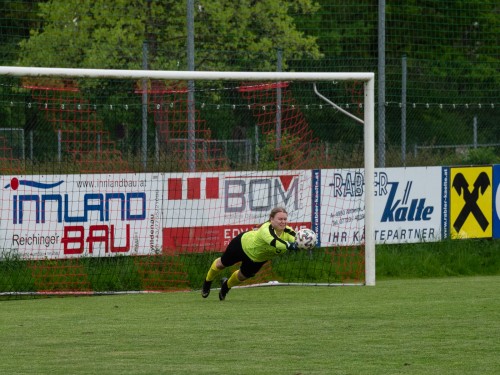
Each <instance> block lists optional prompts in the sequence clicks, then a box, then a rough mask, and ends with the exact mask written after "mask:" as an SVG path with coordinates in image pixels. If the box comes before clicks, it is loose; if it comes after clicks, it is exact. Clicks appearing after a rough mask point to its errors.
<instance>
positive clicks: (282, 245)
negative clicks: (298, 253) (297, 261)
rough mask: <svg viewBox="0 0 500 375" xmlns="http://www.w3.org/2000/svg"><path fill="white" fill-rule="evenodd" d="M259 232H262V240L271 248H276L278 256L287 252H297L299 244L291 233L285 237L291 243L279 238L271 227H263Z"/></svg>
mask: <svg viewBox="0 0 500 375" xmlns="http://www.w3.org/2000/svg"><path fill="white" fill-rule="evenodd" d="M290 229H291V228H290ZM259 231H260V232H261V237H262V239H263V240H264V241H265V242H266V243H267V244H269V245H270V246H272V247H275V248H276V254H280V253H282V252H284V251H286V250H295V249H296V247H297V244H296V243H295V242H294V238H295V236H293V237H292V236H291V235H290V234H289V233H287V234H286V236H285V237H286V238H287V239H288V240H289V241H286V240H283V239H281V238H279V237H278V235H277V234H276V231H275V230H274V228H273V227H272V226H271V225H263V226H262V227H260V229H259ZM292 232H293V230H292ZM294 233H295V232H294Z"/></svg>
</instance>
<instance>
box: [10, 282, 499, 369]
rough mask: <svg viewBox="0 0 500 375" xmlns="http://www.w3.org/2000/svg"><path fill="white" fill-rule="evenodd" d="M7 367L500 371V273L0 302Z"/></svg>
mask: <svg viewBox="0 0 500 375" xmlns="http://www.w3.org/2000/svg"><path fill="white" fill-rule="evenodd" d="M0 309H1V313H0V316H1V318H0V319H1V320H0V336H1V337H2V349H1V353H2V355H1V358H2V359H1V361H0V373H1V374H51V375H56V374H65V375H66V374H239V375H240V374H252V375H254V374H287V375H288V374H295V375H297V374H304V375H305V374H353V375H356V374H370V375H375V374H384V375H387V374H426V375H427V374H439V375H443V374H460V375H462V374H481V375H485V374H498V373H500V354H499V353H500V276H481V277H449V278H435V279H406V280H385V281H380V282H378V283H377V286H375V287H330V288H327V287H285V286H280V287H264V288H248V289H235V290H232V291H231V292H230V293H229V295H228V297H227V299H226V301H224V302H220V301H219V300H218V298H217V293H216V292H215V291H213V292H212V295H210V297H209V298H208V299H206V300H204V299H202V298H201V297H200V295H199V292H179V293H163V294H142V295H119V296H101V297H67V298H46V299H29V300H11V301H2V302H1V303H0Z"/></svg>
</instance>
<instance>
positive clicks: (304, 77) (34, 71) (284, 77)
mask: <svg viewBox="0 0 500 375" xmlns="http://www.w3.org/2000/svg"><path fill="white" fill-rule="evenodd" d="M0 75H1V76H17V77H21V76H22V77H52V76H57V77H85V78H110V79H120V78H127V79H131V78H132V79H138V80H140V79H163V80H187V81H192V82H195V81H197V80H219V81H221V80H224V81H225V80H239V81H276V82H279V81H309V82H311V83H315V82H316V81H330V82H335V81H358V82H363V84H364V103H363V109H364V119H363V123H364V124H363V126H364V172H365V173H364V182H365V186H364V187H365V195H364V197H365V198H364V199H365V202H364V203H365V223H364V224H365V285H375V236H374V172H375V165H374V164H375V162H374V160H375V141H374V139H375V132H374V118H375V115H374V102H375V99H374V91H375V74H374V73H356V72H353V73H330V72H310V73H305V72H215V71H150V70H113V69H70V68H42V67H13V66H1V67H0ZM329 103H330V104H332V105H334V104H333V103H331V102H329Z"/></svg>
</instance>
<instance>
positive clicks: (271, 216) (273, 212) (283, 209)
mask: <svg viewBox="0 0 500 375" xmlns="http://www.w3.org/2000/svg"><path fill="white" fill-rule="evenodd" d="M279 212H284V213H285V214H287V215H288V212H287V211H286V210H285V208H284V207H274V208H273V209H272V210H271V213H270V214H269V220H271V219H272V218H273V217H275V216H276V214H277V213H279Z"/></svg>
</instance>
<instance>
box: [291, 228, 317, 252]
mask: <svg viewBox="0 0 500 375" xmlns="http://www.w3.org/2000/svg"><path fill="white" fill-rule="evenodd" d="M317 241H318V237H317V236H316V233H314V231H313V230H311V229H308V228H304V229H301V230H299V231H298V232H297V233H296V234H295V242H297V245H298V246H299V249H312V248H313V247H314V246H316V242H317Z"/></svg>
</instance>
